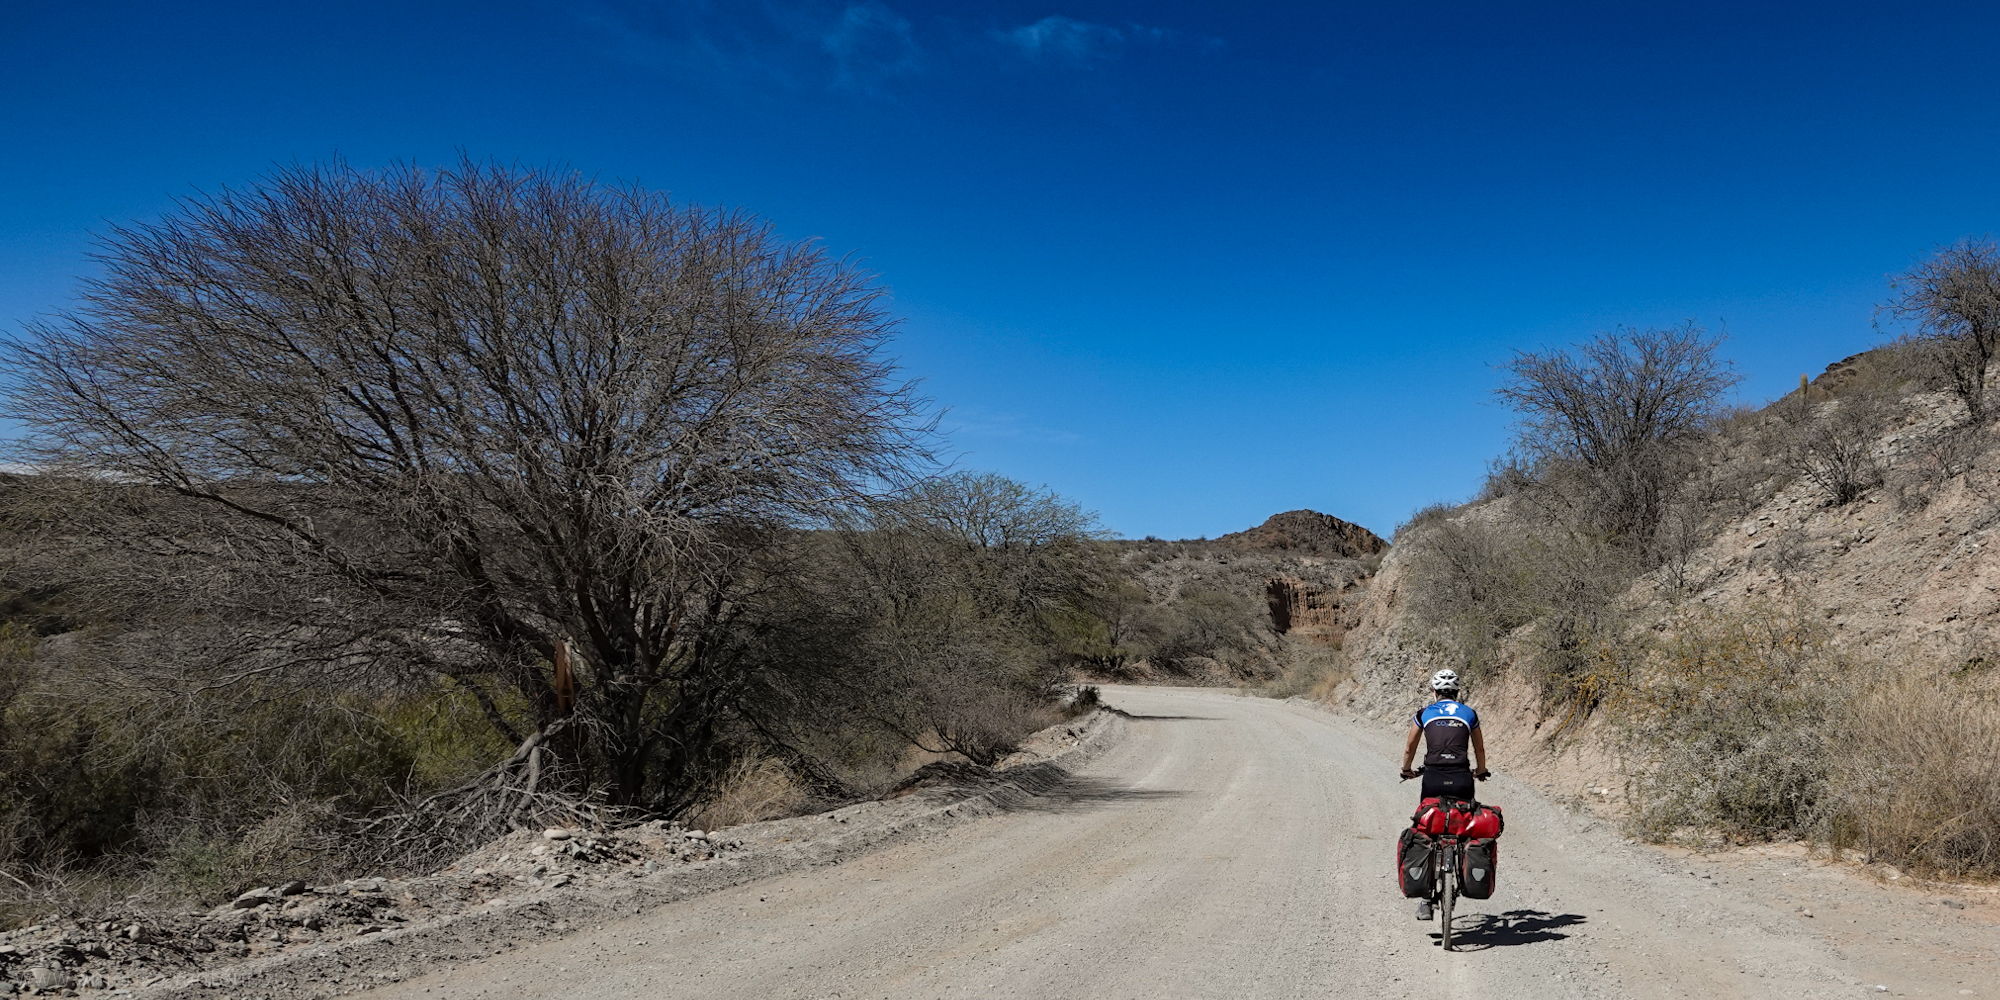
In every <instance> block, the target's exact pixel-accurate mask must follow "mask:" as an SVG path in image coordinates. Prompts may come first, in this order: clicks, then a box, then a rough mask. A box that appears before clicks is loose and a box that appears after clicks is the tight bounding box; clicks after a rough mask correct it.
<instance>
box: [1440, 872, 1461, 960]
mask: <svg viewBox="0 0 2000 1000" xmlns="http://www.w3.org/2000/svg"><path fill="white" fill-rule="evenodd" d="M1456 853H1457V852H1456V851H1451V850H1446V851H1445V852H1444V853H1443V857H1442V858H1441V861H1442V862H1443V867H1444V871H1442V872H1440V873H1438V940H1439V941H1440V942H1441V943H1442V944H1443V945H1444V950H1446V951H1450V950H1451V901H1452V900H1453V899H1456V898H1457V897H1458V879H1457V878H1455V877H1454V875H1455V871H1454V869H1455V868H1456V867H1457V865H1456V863H1457V860H1458V859H1457V858H1456V857H1454V856H1453V855H1455V854H1456Z"/></svg>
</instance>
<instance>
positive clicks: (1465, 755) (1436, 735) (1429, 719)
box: [1416, 700, 1479, 769]
mask: <svg viewBox="0 0 2000 1000" xmlns="http://www.w3.org/2000/svg"><path fill="white" fill-rule="evenodd" d="M1416 721H1417V727H1418V728H1420V729H1422V730H1423V731H1424V767H1426V768H1444V769H1456V768H1469V767H1471V766H1472V731H1473V730H1475V729H1478V728H1479V713H1477V712H1474V711H1473V710H1472V706H1470V705H1463V704H1460V703H1458V702H1455V701H1450V700H1442V701H1434V702H1432V703H1430V704H1428V705H1425V706H1424V710H1423V711H1421V712H1418V713H1417V720H1416Z"/></svg>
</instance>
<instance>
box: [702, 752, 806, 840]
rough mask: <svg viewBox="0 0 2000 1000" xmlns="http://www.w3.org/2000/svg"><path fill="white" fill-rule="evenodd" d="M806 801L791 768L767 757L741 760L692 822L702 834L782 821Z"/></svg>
mask: <svg viewBox="0 0 2000 1000" xmlns="http://www.w3.org/2000/svg"><path fill="white" fill-rule="evenodd" d="M805 801H806V793H805V789H804V788H802V787H800V785H799V782H798V779H797V778H795V777H794V776H793V775H792V771H791V768H788V767H786V766H785V765H784V763H783V762H781V761H777V760H773V759H771V758H769V757H757V756H750V757H742V758H738V759H737V761H736V763H735V764H733V765H731V766H730V768H729V771H728V772H727V773H726V774H725V775H724V776H723V778H722V781H721V783H720V786H719V787H718V788H717V789H716V791H715V793H714V794H713V795H710V796H709V797H708V799H707V801H705V802H703V803H702V805H701V808H700V810H699V811H697V812H696V813H695V814H694V817H693V820H692V822H693V823H694V825H695V826H697V827H700V828H701V829H703V830H720V829H723V828H726V827H732V826H740V825H742V824H744V823H757V822H761V821H763V820H767V819H782V818H783V817H786V816H790V815H793V814H795V813H796V812H798V810H799V808H800V806H801V805H803V804H804V803H805Z"/></svg>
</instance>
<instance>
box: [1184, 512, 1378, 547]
mask: <svg viewBox="0 0 2000 1000" xmlns="http://www.w3.org/2000/svg"><path fill="white" fill-rule="evenodd" d="M1216 541H1217V542H1219V543H1222V544H1224V545H1230V546H1234V547H1236V548H1240V549H1250V550H1255V551H1262V552H1277V553H1284V554H1286V555H1293V556H1318V557H1320V558H1323V559H1365V558H1367V557H1369V556H1379V555H1381V554H1382V553H1384V552H1387V551H1389V543H1388V542H1386V541H1383V540H1382V538H1381V536H1379V535H1377V534H1375V533H1374V532H1372V531H1369V530H1368V529H1367V528H1364V527H1362V526H1360V525H1358V524H1350V523H1348V522H1346V521H1343V520H1341V519H1340V518H1337V517H1334V516H1333V515H1331V514H1322V513H1320V512H1319V511H1316V510H1288V511H1286V512H1284V513H1283V514H1273V515H1271V517H1270V519H1269V520H1267V521H1265V522H1264V523H1263V524H1260V525H1258V526H1257V527H1254V528H1251V529H1250V530H1248V531H1238V532H1235V533H1233V534H1228V535H1224V536H1222V537H1221V538H1218V539H1216Z"/></svg>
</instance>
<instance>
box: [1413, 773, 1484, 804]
mask: <svg viewBox="0 0 2000 1000" xmlns="http://www.w3.org/2000/svg"><path fill="white" fill-rule="evenodd" d="M1423 797H1424V798H1427V799H1429V798H1447V799H1466V800H1468V801H1469V800H1471V799H1472V797H1473V795H1472V769H1471V768H1469V767H1452V768H1443V767H1426V768H1424V794H1423Z"/></svg>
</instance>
